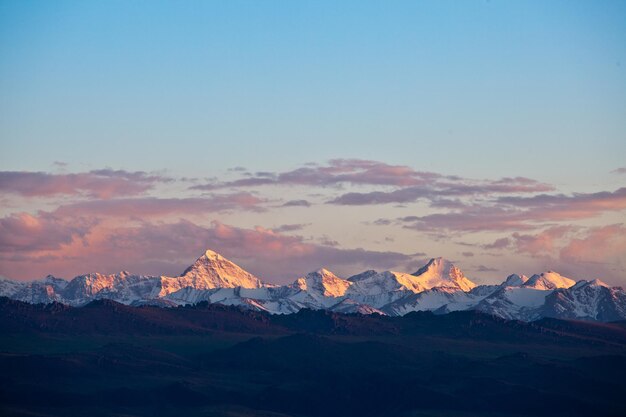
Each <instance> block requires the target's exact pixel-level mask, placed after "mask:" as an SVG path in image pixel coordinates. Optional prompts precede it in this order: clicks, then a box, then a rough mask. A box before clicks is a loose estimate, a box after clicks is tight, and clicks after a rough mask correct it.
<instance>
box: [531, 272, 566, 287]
mask: <svg viewBox="0 0 626 417" xmlns="http://www.w3.org/2000/svg"><path fill="white" fill-rule="evenodd" d="M575 284H576V281H574V280H573V279H570V278H567V277H564V276H562V275H561V274H559V273H558V272H554V271H547V272H542V273H541V274H539V275H537V274H535V275H533V276H532V277H530V278H529V279H528V281H526V282H525V283H524V285H523V286H524V287H527V288H535V289H538V290H555V289H557V288H569V287H572V286H574V285H575Z"/></svg>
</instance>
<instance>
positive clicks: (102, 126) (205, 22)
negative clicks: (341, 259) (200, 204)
mask: <svg viewBox="0 0 626 417" xmlns="http://www.w3.org/2000/svg"><path fill="white" fill-rule="evenodd" d="M0 91H2V94H0V163H1V164H2V169H3V170H5V171H20V172H35V171H45V172H53V173H54V172H63V173H68V172H70V173H81V172H88V171H91V170H96V169H100V168H105V167H107V168H113V169H121V170H127V171H146V172H154V171H158V172H160V173H162V174H164V175H169V176H171V177H176V178H180V177H197V178H218V180H220V181H225V178H226V177H227V176H228V175H231V176H232V172H231V173H230V174H229V173H228V172H229V171H227V170H228V169H229V168H232V167H245V168H246V169H248V170H249V171H250V172H251V173H253V172H255V171H269V172H273V173H279V172H288V171H289V170H293V169H297V168H299V167H303V166H305V165H304V164H306V163H309V162H313V163H318V164H321V165H324V164H327V163H328V161H329V160H332V159H336V158H351V159H358V160H373V161H380V162H382V163H385V164H389V165H391V166H409V167H411V168H413V169H414V170H416V171H428V172H436V173H440V174H443V175H457V176H460V177H463V178H471V179H476V180H483V179H485V180H497V179H499V178H501V177H517V176H523V177H527V178H532V179H534V180H537V181H539V182H542V183H548V184H551V185H552V186H553V188H554V192H555V193H561V194H563V193H565V194H567V193H570V194H571V193H593V192H601V191H607V192H613V191H614V190H616V189H617V188H619V187H620V186H623V185H624V178H625V176H624V175H619V174H614V173H611V171H614V170H616V169H619V168H620V167H624V166H626V158H625V155H626V3H624V2H620V1H593V2H592V1H550V2H542V1H524V2H522V1H518V2H513V1H464V2H460V1H406V2H404V1H394V2H382V1H379V2H372V1H369V2H368V1H354V2H349V1H344V2H323V1H310V2H307V1H298V2H293V1H267V2H258V1H243V2H242V1H201V2H200V1H199V2H194V1H184V2H173V1H171V2H162V1H126V2H122V1H119V2H118V1H108V2H96V1H55V2H46V1H1V2H0ZM55 161H57V162H63V163H64V164H67V165H64V167H63V168H62V169H60V168H59V166H58V165H54V162H55ZM174 188H175V187H174ZM182 188H184V187H182V186H181V187H179V188H177V189H168V190H164V189H159V190H158V191H157V190H156V189H155V190H153V193H154V194H155V195H157V194H158V195H165V194H167V195H177V194H176V193H177V192H178V191H176V190H179V189H182ZM289 190H290V191H288V193H293V194H298V193H299V194H302V195H300V197H301V198H307V197H306V196H304V197H303V195H304V194H306V193H307V192H308V191H307V190H303V189H298V190H295V191H294V188H293V187H291V188H289ZM246 191H249V190H246ZM253 191H254V192H256V193H258V192H257V191H256V190H253ZM316 192H319V190H316V191H310V193H316ZM161 193H165V194H161ZM284 193H285V191H284V190H273V191H267V192H266V194H267V195H268V198H279V197H280V196H282V195H284ZM568 195H569V194H568ZM6 198H7V199H8V200H5V201H10V203H11V204H10V205H11V206H12V208H11V209H8V210H4V214H6V215H12V214H13V213H17V212H21V211H28V212H34V210H37V209H43V208H46V209H48V208H49V207H51V206H54V205H55V204H60V203H58V202H51V201H49V200H46V201H43V202H42V201H39V200H34V199H32V198H30V199H26V200H24V201H21V200H20V201H18V200H16V199H14V198H12V197H11V196H9V197H6ZM294 198H295V197H294ZM329 198H330V197H329ZM383 209H384V210H386V211H389V212H391V211H393V207H383V208H382V209H380V210H379V211H384V210H383ZM400 209H401V210H405V209H406V210H407V211H410V210H414V211H415V212H419V213H421V214H424V213H425V212H424V211H423V208H419V207H415V208H412V207H408V208H406V207H404V208H400ZM264 210H265V211H264V214H259V216H261V217H255V216H251V215H250V214H249V213H245V214H241V215H238V214H236V213H235V214H224V215H222V214H220V215H219V216H218V215H216V216H213V217H212V218H213V219H215V218H218V219H224V218H225V219H227V220H229V221H231V223H234V224H236V225H242V224H246V225H247V226H252V225H253V224H258V223H257V222H262V223H263V225H264V226H266V227H269V226H272V225H276V224H279V223H280V222H279V221H278V220H277V219H276V217H272V216H279V215H280V216H285V217H288V218H293V221H294V222H298V223H300V222H301V219H300V217H307V220H306V221H307V222H310V223H312V226H311V230H309V232H310V233H311V234H312V235H316V236H319V235H321V234H326V232H328V231H332V230H333V229H334V228H335V227H336V224H335V223H333V222H330V223H329V222H328V220H327V219H328V218H329V217H332V215H331V214H323V215H322V214H314V215H312V216H309V215H306V216H304V215H302V214H293V213H282V212H280V213H278V214H277V213H276V212H275V211H274V210H269V209H267V208H265V209H264ZM355 210H356V209H355ZM359 210H361V211H360V212H359V213H362V217H363V218H364V219H365V218H368V217H369V216H379V217H388V218H391V217H394V215H393V214H390V215H387V216H385V214H386V213H385V212H382V213H379V212H376V213H374V212H371V213H370V212H368V211H367V210H374V209H373V208H371V207H369V208H359ZM420 210H422V211H420ZM324 211H325V209H324V208H320V209H319V210H314V211H313V212H314V213H323V212H324ZM366 213H367V214H366ZM404 214H406V213H404ZM621 215H623V212H618V213H613V214H612V216H613V217H610V218H608V219H606V218H602V219H594V220H593V222H592V224H588V225H587V227H592V226H593V227H597V226H601V225H603V224H615V222H617V223H619V224H623V220H620V216H621ZM316 216H319V218H318V217H316ZM309 217H310V218H309ZM622 219H623V218H622ZM371 220H372V221H374V220H375V218H372V219H371ZM363 221H365V220H363ZM545 227H548V226H547V225H545ZM356 228H357V226H356V225H355V226H353V230H355V231H356ZM390 233H391V234H393V232H390ZM398 233H400V234H402V233H405V231H403V230H401V231H398ZM375 234H376V239H378V240H380V239H382V238H383V237H382V235H380V236H379V234H378V233H375ZM355 236H360V235H359V233H356V232H355ZM421 238H422V239H423V242H426V237H421ZM489 238H491V237H489ZM361 240H362V238H361V237H355V238H354V240H353V241H351V242H346V243H343V242H341V243H342V244H345V245H348V246H355V245H356V244H357V243H356V242H359V241H361ZM405 240H406V241H407V242H408V241H409V240H410V238H409V236H408V235H407V237H406V239H405ZM482 240H483V241H486V240H487V237H485V236H484V237H483V238H482ZM423 244H425V243H423ZM423 244H422V245H423ZM403 245H406V243H402V244H399V243H398V244H396V247H395V248H394V250H397V251H400V252H405V253H406V252H408V251H410V250H411V249H409V248H408V247H406V246H403ZM218 249H219V248H218ZM420 252H429V251H424V250H420ZM485 262H486V261H485ZM620 262H621V265H622V268H623V267H624V262H625V261H624V260H623V259H622V260H621V261H620ZM0 272H1V271H0Z"/></svg>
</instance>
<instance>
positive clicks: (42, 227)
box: [0, 213, 96, 254]
mask: <svg viewBox="0 0 626 417" xmlns="http://www.w3.org/2000/svg"><path fill="white" fill-rule="evenodd" d="M95 224H96V222H95V221H94V220H91V221H88V220H85V219H84V218H81V217H76V218H72V219H68V218H65V219H63V218H60V217H57V216H54V215H51V214H49V213H41V214H40V215H38V216H33V215H31V214H28V213H16V214H12V215H10V216H6V217H3V218H1V219H0V252H2V253H5V254H6V253H21V252H33V251H37V250H49V249H60V248H61V247H62V246H63V245H68V244H70V243H72V241H73V240H74V239H80V238H84V237H85V235H86V234H87V233H88V232H89V231H90V230H91V228H92V227H93V226H94V225H95Z"/></svg>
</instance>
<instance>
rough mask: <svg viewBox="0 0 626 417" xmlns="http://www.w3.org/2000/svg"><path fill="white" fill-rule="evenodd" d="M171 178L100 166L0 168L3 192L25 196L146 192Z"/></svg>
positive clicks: (99, 196)
mask: <svg viewBox="0 0 626 417" xmlns="http://www.w3.org/2000/svg"><path fill="white" fill-rule="evenodd" d="M170 181H172V179H171V178H168V177H164V176H161V175H152V174H148V173H146V172H143V171H135V172H129V171H123V170H111V169H100V170H94V171H90V172H85V173H78V174H51V173H46V172H27V171H0V193H7V194H17V195H22V196H25V197H51V196H56V195H74V196H77V195H85V196H88V197H95V198H101V199H108V198H113V197H119V196H131V195H137V194H141V193H144V192H145V191H147V190H149V189H151V188H152V187H154V185H155V184H157V183H163V182H170Z"/></svg>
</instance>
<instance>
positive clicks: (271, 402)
mask: <svg viewBox="0 0 626 417" xmlns="http://www.w3.org/2000/svg"><path fill="white" fill-rule="evenodd" d="M0 341H1V344H0V346H2V348H1V353H0V372H1V373H2V375H3V378H2V379H1V380H0V414H2V415H21V416H26V415H42V416H44V415H45V416H84V415H96V416H98V415H101V416H105V415H106V416H108V415H119V416H122V415H124V416H177V415H185V416H293V417H298V416H301V417H308V416H310V417H314V416H457V415H459V416H482V415H498V416H586V415H594V416H595V415H598V416H611V415H614V416H619V415H624V413H626V403H625V402H624V398H626V383H625V381H624V377H623V375H624V372H625V371H626V323H624V322H615V323H594V322H581V321H564V320H558V319H543V320H540V321H536V322H533V323H525V322H520V321H509V320H504V319H501V318H497V317H494V316H490V315H485V314H482V313H479V312H476V311H460V312H452V313H449V314H446V315H435V314H433V313H430V312H416V313H409V314H406V315H404V316H402V317H389V316H383V315H378V314H372V315H360V314H348V315H346V314H339V313H334V312H329V311H321V310H320V311H312V310H301V311H300V312H298V313H295V314H290V315H271V314H268V313H264V312H257V311H251V310H242V309H240V308H236V307H228V306H222V305H215V304H209V303H201V304H198V305H196V306H187V307H178V308H167V309H164V308H159V307H152V306H142V307H131V306H127V305H123V304H120V303H116V302H112V301H108V300H100V301H94V302H92V303H90V304H88V305H86V306H84V307H79V308H76V307H68V306H64V305H61V304H48V305H42V304H39V305H33V304H28V303H23V302H19V301H15V300H10V299H8V298H0Z"/></svg>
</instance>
